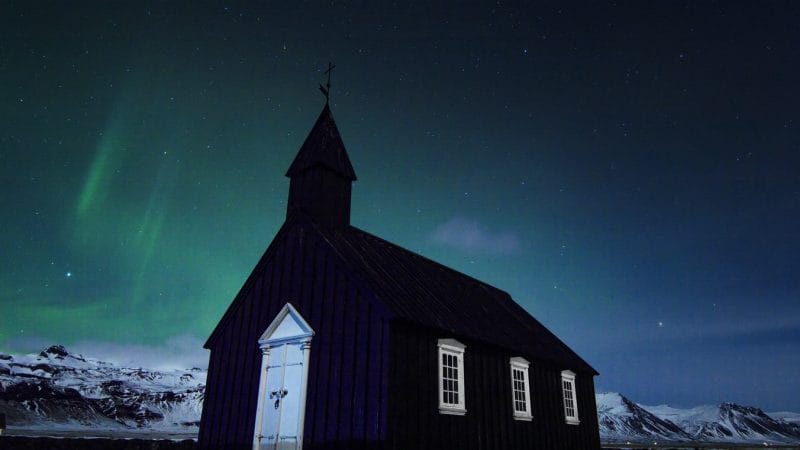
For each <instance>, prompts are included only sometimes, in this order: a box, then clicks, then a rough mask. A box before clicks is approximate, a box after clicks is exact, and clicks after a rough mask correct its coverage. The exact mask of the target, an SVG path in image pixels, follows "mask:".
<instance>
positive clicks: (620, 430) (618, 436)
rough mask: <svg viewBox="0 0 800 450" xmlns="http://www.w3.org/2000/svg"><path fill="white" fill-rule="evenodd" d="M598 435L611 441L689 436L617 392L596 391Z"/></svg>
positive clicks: (681, 439) (685, 438) (679, 439)
mask: <svg viewBox="0 0 800 450" xmlns="http://www.w3.org/2000/svg"><path fill="white" fill-rule="evenodd" d="M595 397H596V400H597V421H598V423H599V424H600V437H601V438H602V440H603V441H611V442H653V441H659V440H661V441H670V442H688V441H691V440H692V438H691V436H690V435H689V434H688V433H686V432H685V431H683V430H682V429H681V428H680V427H678V426H677V425H675V424H674V423H673V422H670V421H669V420H664V419H661V418H660V417H658V416H656V415H654V414H652V413H650V412H649V411H647V410H645V409H644V408H642V407H640V406H639V405H637V404H635V403H633V402H632V401H630V400H628V399H627V398H625V397H624V396H622V395H620V394H618V393H616V392H603V393H600V394H596V396H595Z"/></svg>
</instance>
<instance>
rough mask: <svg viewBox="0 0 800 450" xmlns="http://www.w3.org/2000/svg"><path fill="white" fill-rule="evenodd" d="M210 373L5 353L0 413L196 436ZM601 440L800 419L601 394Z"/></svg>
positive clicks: (46, 424)
mask: <svg viewBox="0 0 800 450" xmlns="http://www.w3.org/2000/svg"><path fill="white" fill-rule="evenodd" d="M205 381H206V371H205V370H203V369H189V370H169V371H166V370H149V369H143V368H129V367H121V366H119V365H116V364H112V363H109V362H104V361H100V360H97V359H91V358H84V357H83V356H81V355H78V354H74V353H70V352H68V351H67V350H66V349H65V348H64V347H62V346H59V345H54V346H52V347H50V348H48V349H46V350H44V351H42V352H41V353H39V354H31V355H22V356H11V355H5V354H2V353H0V413H5V414H6V418H7V422H8V427H9V429H11V428H15V429H24V430H31V431H36V430H40V431H46V432H54V431H55V432H59V431H63V432H78V433H80V434H82V435H85V434H88V433H97V432H103V431H105V432H111V433H119V432H125V433H132V432H136V433H138V432H141V433H147V434H149V435H151V436H155V435H162V436H163V435H176V434H180V435H191V434H196V433H197V429H198V428H197V427H198V424H199V421H200V413H201V411H202V404H203V392H204V389H205ZM596 400H597V416H598V417H597V418H598V422H599V424H600V437H601V440H602V441H603V442H617V443H624V442H632V443H650V442H654V441H656V442H659V443H667V442H728V443H733V442H741V443H758V444H762V443H764V442H769V443H794V444H800V414H798V413H792V412H777V413H770V414H765V413H764V412H763V411H761V410H760V409H758V408H754V407H748V406H739V405H736V404H733V403H723V404H721V405H719V406H698V407H695V408H690V409H679V408H673V407H670V406H666V405H661V406H645V405H641V404H637V403H634V402H633V401H631V400H629V399H627V398H625V397H624V396H623V395H621V394H618V393H613V392H605V393H599V394H597V395H596Z"/></svg>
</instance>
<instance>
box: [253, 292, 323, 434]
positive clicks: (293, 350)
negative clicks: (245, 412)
mask: <svg viewBox="0 0 800 450" xmlns="http://www.w3.org/2000/svg"><path fill="white" fill-rule="evenodd" d="M313 335H314V330H312V329H311V327H310V326H308V324H307V323H306V321H305V320H304V319H303V318H302V316H300V314H299V313H298V312H297V311H296V310H295V309H294V307H293V306H292V305H290V304H289V303H287V304H286V305H285V306H284V307H283V309H282V310H281V312H279V313H278V315H277V316H276V317H275V319H274V320H273V321H272V323H271V324H270V326H269V327H267V329H266V331H265V332H264V333H263V334H262V335H261V339H259V340H258V343H259V346H260V347H261V351H262V359H261V380H260V382H259V392H258V409H257V410H256V426H255V435H254V442H253V448H254V449H255V450H301V449H302V447H303V426H304V419H305V402H306V386H307V379H308V362H309V357H310V353H309V352H310V349H311V339H312V337H313Z"/></svg>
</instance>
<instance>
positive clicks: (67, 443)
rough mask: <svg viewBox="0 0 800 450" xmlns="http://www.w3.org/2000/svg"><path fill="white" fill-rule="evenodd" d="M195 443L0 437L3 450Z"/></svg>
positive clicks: (119, 449)
mask: <svg viewBox="0 0 800 450" xmlns="http://www.w3.org/2000/svg"><path fill="white" fill-rule="evenodd" d="M194 448H195V441H193V440H191V439H186V440H183V441H171V440H151V439H107V438H96V439H80V438H49V437H27V436H0V449H3V450H194Z"/></svg>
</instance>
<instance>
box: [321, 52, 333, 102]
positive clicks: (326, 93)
mask: <svg viewBox="0 0 800 450" xmlns="http://www.w3.org/2000/svg"><path fill="white" fill-rule="evenodd" d="M335 68H336V64H333V63H332V62H328V70H326V71H325V74H326V75H328V83H327V84H326V85H325V86H323V85H321V84H320V85H319V90H320V91H321V92H322V95H324V96H325V104H326V105H327V104H328V102H329V101H330V97H331V72H332V71H333V69H335Z"/></svg>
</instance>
